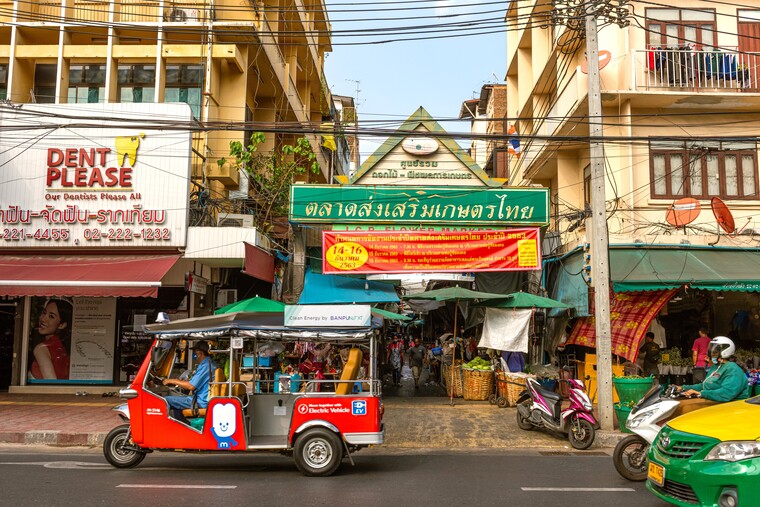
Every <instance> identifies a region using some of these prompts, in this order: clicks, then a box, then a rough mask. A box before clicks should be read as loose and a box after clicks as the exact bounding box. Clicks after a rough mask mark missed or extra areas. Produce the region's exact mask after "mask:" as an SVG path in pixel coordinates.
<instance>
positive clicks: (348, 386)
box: [335, 348, 362, 394]
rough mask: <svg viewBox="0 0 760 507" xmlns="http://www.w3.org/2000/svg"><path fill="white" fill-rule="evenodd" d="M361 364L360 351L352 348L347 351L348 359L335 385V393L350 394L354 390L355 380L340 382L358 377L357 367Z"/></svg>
mask: <svg viewBox="0 0 760 507" xmlns="http://www.w3.org/2000/svg"><path fill="white" fill-rule="evenodd" d="M361 366H362V351H361V350H360V349H357V348H352V349H351V350H350V351H349V352H348V361H346V364H345V366H344V367H343V372H342V373H341V374H340V380H341V382H338V385H337V386H336V387H335V394H350V393H351V392H352V391H353V390H354V383H355V382H342V381H344V380H346V381H348V380H356V379H357V378H358V377H359V369H360V368H361Z"/></svg>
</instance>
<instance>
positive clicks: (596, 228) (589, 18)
mask: <svg viewBox="0 0 760 507" xmlns="http://www.w3.org/2000/svg"><path fill="white" fill-rule="evenodd" d="M586 58H587V60H588V115H589V156H590V157H591V226H592V230H593V233H592V234H593V238H592V241H593V243H592V245H591V259H592V284H593V286H594V289H595V290H594V304H595V306H596V309H595V312H594V317H595V321H596V354H597V358H596V361H597V363H596V367H597V392H598V393H599V405H598V413H599V422H600V423H601V426H602V429H603V430H612V429H613V424H612V334H611V332H610V275H609V262H608V257H609V244H608V237H607V234H608V233H607V207H606V199H605V196H604V192H605V188H604V186H605V183H606V178H605V171H604V162H605V160H604V147H603V145H602V140H601V137H602V98H601V93H600V83H599V40H598V33H597V25H596V12H595V9H594V3H593V2H589V3H587V4H586Z"/></svg>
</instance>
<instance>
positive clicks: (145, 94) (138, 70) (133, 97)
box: [119, 65, 156, 103]
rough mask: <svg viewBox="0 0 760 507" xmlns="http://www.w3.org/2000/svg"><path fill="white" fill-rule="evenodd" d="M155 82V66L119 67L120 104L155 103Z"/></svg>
mask: <svg viewBox="0 0 760 507" xmlns="http://www.w3.org/2000/svg"><path fill="white" fill-rule="evenodd" d="M155 82H156V66H155V65H119V102H135V103H150V102H154V101H155V96H156V88H155Z"/></svg>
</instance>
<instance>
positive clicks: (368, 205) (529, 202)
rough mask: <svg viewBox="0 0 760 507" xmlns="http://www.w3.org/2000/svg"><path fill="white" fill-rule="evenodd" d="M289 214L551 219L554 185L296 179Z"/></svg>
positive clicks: (344, 218) (327, 218)
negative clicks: (418, 184) (331, 182)
mask: <svg viewBox="0 0 760 507" xmlns="http://www.w3.org/2000/svg"><path fill="white" fill-rule="evenodd" d="M290 220H291V222H295V223H325V224H329V223H415V224H421V223H449V224H452V223H453V224H473V225H478V224H498V225H549V189H548V188H522V187H512V188H510V187H505V188H472V187H434V188H430V187H429V188H424V187H403V186H387V187H378V186H369V185H345V186H343V185H341V186H336V185H292V186H291V187H290Z"/></svg>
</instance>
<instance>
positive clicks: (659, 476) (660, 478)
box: [647, 462, 665, 486]
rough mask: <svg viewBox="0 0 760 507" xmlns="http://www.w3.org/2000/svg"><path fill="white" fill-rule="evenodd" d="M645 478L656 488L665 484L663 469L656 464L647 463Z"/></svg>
mask: <svg viewBox="0 0 760 507" xmlns="http://www.w3.org/2000/svg"><path fill="white" fill-rule="evenodd" d="M647 477H648V478H649V480H650V481H652V482H654V483H655V484H657V485H658V486H662V485H663V484H665V467H663V466H661V465H658V464H657V463H652V462H650V463H649V472H648V473H647Z"/></svg>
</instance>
